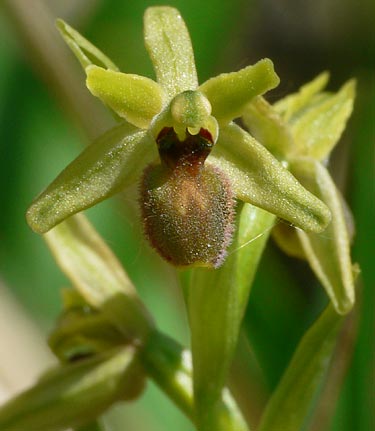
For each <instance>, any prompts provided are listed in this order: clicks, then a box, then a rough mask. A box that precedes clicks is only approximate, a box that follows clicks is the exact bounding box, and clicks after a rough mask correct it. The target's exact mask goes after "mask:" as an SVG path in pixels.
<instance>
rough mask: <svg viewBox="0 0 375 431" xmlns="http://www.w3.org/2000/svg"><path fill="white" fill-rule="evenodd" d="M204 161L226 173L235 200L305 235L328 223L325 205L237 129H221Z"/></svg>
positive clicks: (260, 146)
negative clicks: (282, 221) (288, 224)
mask: <svg viewBox="0 0 375 431" xmlns="http://www.w3.org/2000/svg"><path fill="white" fill-rule="evenodd" d="M207 160H208V161H211V163H214V164H215V165H217V166H219V167H220V168H221V169H222V170H223V171H225V172H226V173H227V175H228V176H229V178H230V179H231V183H232V186H233V189H234V192H235V194H236V196H237V197H238V198H239V199H241V200H243V201H244V202H249V203H251V204H253V205H255V206H258V207H260V208H263V209H265V210H266V211H269V212H271V213H273V214H275V215H277V216H278V217H280V218H282V219H284V220H287V221H289V222H290V223H292V224H293V225H294V226H297V227H300V228H302V229H304V230H306V231H312V232H321V231H322V230H323V229H324V228H325V227H326V226H327V224H328V223H329V221H330V212H329V210H328V208H327V207H326V205H325V204H324V203H323V202H321V201H320V200H319V199H318V198H316V197H315V196H314V195H312V194H311V193H310V192H309V191H307V190H306V189H305V188H304V187H302V186H301V184H300V183H299V182H298V181H297V180H296V179H295V178H294V177H293V175H292V174H291V173H290V172H288V171H287V170H286V169H285V168H284V167H283V166H282V165H281V164H280V163H279V162H278V161H277V160H276V159H275V158H274V157H273V156H272V155H271V154H270V153H269V152H268V151H267V150H266V149H265V148H264V147H263V145H261V144H259V143H258V142H257V141H256V140H255V139H254V138H252V137H251V136H250V135H249V134H248V133H246V132H245V131H244V130H242V129H241V128H240V127H238V126H236V125H234V124H231V125H229V126H226V127H224V128H222V129H221V131H220V135H219V139H218V142H217V144H216V145H215V147H214V149H213V151H212V153H211V156H210V157H209V158H208V159H207Z"/></svg>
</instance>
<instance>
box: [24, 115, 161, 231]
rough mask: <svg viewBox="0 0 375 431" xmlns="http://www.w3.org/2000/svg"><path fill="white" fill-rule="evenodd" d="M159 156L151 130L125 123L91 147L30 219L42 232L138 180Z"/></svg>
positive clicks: (57, 181) (33, 210)
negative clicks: (147, 166) (145, 168)
mask: <svg viewBox="0 0 375 431" xmlns="http://www.w3.org/2000/svg"><path fill="white" fill-rule="evenodd" d="M156 157H157V151H156V146H155V144H154V142H153V140H152V139H151V138H150V137H149V136H148V134H147V131H143V130H141V131H140V130H139V129H138V128H135V127H134V126H132V125H130V124H126V123H123V124H121V125H119V126H117V127H115V128H113V129H111V130H110V131H108V132H106V133H105V134H104V135H102V136H101V137H99V138H98V139H97V140H96V141H94V142H93V143H92V144H91V145H90V146H89V147H87V148H86V149H85V150H84V151H83V152H82V153H81V154H80V155H79V156H78V157H77V158H76V159H75V160H74V161H73V162H72V163H70V165H68V166H67V167H66V168H65V169H64V170H63V171H62V172H61V173H60V175H59V176H58V177H57V178H56V179H55V180H54V181H53V182H52V183H51V184H50V185H49V186H48V187H47V189H46V190H45V191H44V192H42V193H41V194H40V195H39V196H38V197H37V198H36V199H35V200H34V202H33V203H32V204H31V206H30V208H29V209H28V211H27V214H26V219H27V222H28V224H29V225H30V227H31V228H32V229H33V230H34V231H35V232H38V233H44V232H47V231H48V230H49V229H51V228H52V227H54V226H55V225H57V224H58V223H60V222H61V221H63V220H65V219H66V218H67V217H70V216H71V215H73V214H76V213H77V212H79V211H82V210H84V209H87V208H89V207H91V206H93V205H95V204H96V203H98V202H101V201H103V200H104V199H106V198H108V197H110V196H112V195H114V194H115V193H117V192H119V191H121V190H122V189H123V188H124V187H127V186H129V185H131V184H133V183H135V182H136V181H137V180H138V178H139V176H140V174H141V172H142V170H143V169H144V167H145V165H146V164H147V163H148V162H150V161H151V160H153V159H155V158H156Z"/></svg>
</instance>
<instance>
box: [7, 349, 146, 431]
mask: <svg viewBox="0 0 375 431" xmlns="http://www.w3.org/2000/svg"><path fill="white" fill-rule="evenodd" d="M142 387H143V376H142V374H141V370H140V367H139V364H138V361H137V356H136V352H135V349H134V348H133V347H125V348H122V349H120V350H119V349H116V350H112V351H110V352H107V353H105V354H103V355H99V356H96V357H93V358H90V359H86V360H81V361H78V362H77V363H75V364H71V365H65V366H61V367H59V368H57V369H56V370H54V371H51V372H49V373H48V374H47V375H45V376H44V377H43V378H42V379H41V380H40V381H39V382H38V383H36V385H35V386H34V387H33V388H31V389H29V390H27V391H25V392H23V393H22V394H20V395H18V396H17V397H16V398H13V399H12V400H10V401H9V402H8V403H7V404H5V405H4V406H2V408H1V409H0V429H1V430H2V431H21V430H38V431H61V430H64V429H66V428H70V427H75V426H80V425H83V424H85V423H87V422H90V421H92V420H94V419H95V418H97V417H98V416H99V415H101V414H102V413H103V412H104V411H105V410H107V409H108V408H109V407H110V406H111V405H112V404H113V403H114V402H116V401H120V400H122V399H128V398H133V397H134V396H136V395H138V393H139V391H140V390H141V389H142Z"/></svg>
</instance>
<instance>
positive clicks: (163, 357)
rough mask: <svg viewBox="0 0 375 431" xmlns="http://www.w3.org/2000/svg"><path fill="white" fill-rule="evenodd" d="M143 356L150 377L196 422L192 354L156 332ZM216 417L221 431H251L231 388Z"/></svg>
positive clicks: (217, 410)
mask: <svg viewBox="0 0 375 431" xmlns="http://www.w3.org/2000/svg"><path fill="white" fill-rule="evenodd" d="M141 355H142V356H141V358H140V359H141V361H142V364H143V366H144V368H145V370H146V372H147V373H148V374H149V376H150V377H151V378H152V379H153V380H154V381H155V382H156V383H157V384H158V385H159V386H160V387H161V388H162V389H163V391H164V392H166V393H167V395H168V396H169V397H170V398H171V399H172V400H173V401H174V402H175V404H176V405H177V406H178V407H179V408H180V409H181V410H182V411H183V412H184V413H185V414H186V415H187V416H188V417H189V418H190V419H191V420H192V421H193V422H195V423H196V422H197V420H196V419H197V418H196V414H195V409H194V397H193V382H192V361H191V354H190V351H188V350H184V349H183V348H182V347H181V346H180V345H178V344H177V343H176V342H175V341H174V340H172V339H171V338H169V337H167V336H166V335H164V334H162V333H160V332H158V331H154V332H153V333H152V334H151V336H150V337H149V339H148V342H147V344H146V345H145V348H144V349H143V350H142V352H141ZM215 414H216V417H217V420H218V422H219V423H220V428H218V430H219V429H223V430H225V431H249V429H248V427H247V425H246V422H245V420H244V418H243V416H242V414H241V412H240V410H239V409H238V407H237V405H236V403H235V401H234V399H233V398H232V396H231V394H230V392H229V391H228V390H227V389H224V390H223V391H222V392H221V395H220V400H219V402H218V404H217V406H216V412H215ZM215 431H216V429H215Z"/></svg>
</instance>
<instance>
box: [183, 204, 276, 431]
mask: <svg viewBox="0 0 375 431" xmlns="http://www.w3.org/2000/svg"><path fill="white" fill-rule="evenodd" d="M274 222H275V216H274V215H273V214H270V213H268V212H266V211H263V210H261V209H260V208H256V207H253V206H252V205H249V204H244V205H243V207H242V208H241V210H240V212H239V216H238V220H237V229H236V236H235V238H234V241H233V243H232V245H231V247H230V248H229V252H228V257H227V258H226V260H225V263H224V265H223V266H222V267H221V268H219V269H217V270H215V271H212V270H207V269H203V268H197V269H194V270H192V272H191V277H190V286H189V289H188V292H187V306H188V315H189V322H190V329H191V344H192V355H193V369H194V399H195V408H196V414H197V421H198V425H199V429H200V430H202V431H203V430H212V429H215V430H216V431H221V430H223V431H226V430H227V428H225V427H222V426H223V424H220V421H218V418H217V404H218V403H219V402H220V396H221V391H222V388H223V386H224V384H225V381H226V379H227V373H228V369H229V366H230V364H231V361H232V358H233V353H234V350H235V348H236V345H237V339H238V333H239V329H240V325H241V321H242V317H243V314H244V310H245V307H246V304H247V302H248V298H249V294H250V289H251V286H252V281H253V278H254V275H255V272H256V268H257V265H258V262H259V259H260V257H261V254H262V252H263V249H264V246H265V243H266V241H267V239H268V236H269V234H270V232H271V229H272V227H273V225H274Z"/></svg>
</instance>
